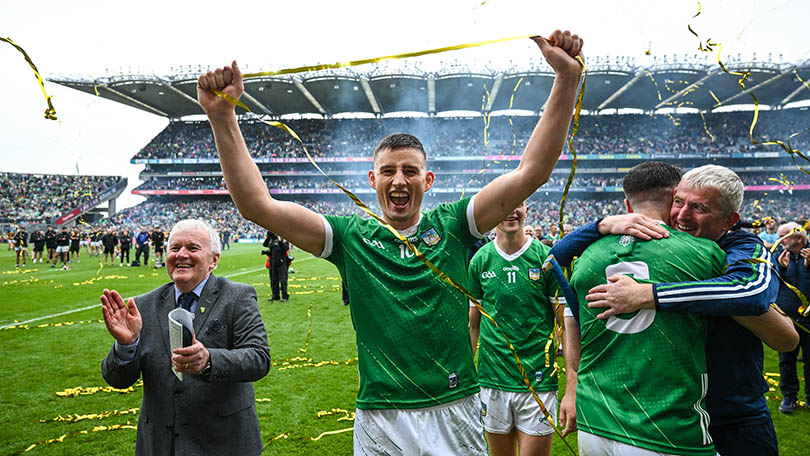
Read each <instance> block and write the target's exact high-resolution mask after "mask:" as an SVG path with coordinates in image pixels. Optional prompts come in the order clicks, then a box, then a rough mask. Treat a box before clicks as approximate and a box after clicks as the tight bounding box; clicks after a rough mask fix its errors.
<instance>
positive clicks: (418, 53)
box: [242, 35, 535, 79]
mask: <svg viewBox="0 0 810 456" xmlns="http://www.w3.org/2000/svg"><path fill="white" fill-rule="evenodd" d="M532 36H535V35H522V36H513V37H511V38H501V39H497V40H486V41H478V42H475V43H468V44H459V45H455V46H446V47H440V48H436V49H428V50H426V51H416V52H406V53H403V54H395V55H386V56H383V57H373V58H370V59H361V60H349V61H346V62H335V63H326V64H318V65H306V66H302V67H298V68H287V69H283V70H277V71H262V72H259V73H247V74H244V75H243V76H242V77H243V78H244V79H251V78H258V77H263V76H278V75H282V74H294V73H306V72H310V71H320V70H329V69H337V68H346V67H353V66H359V65H366V64H369V63H379V62H382V61H384V60H398V59H407V58H411V57H421V56H423V55H429V54H439V53H442V52H449V51H458V50H461V49H467V48H474V47H480V46H486V45H489V44H497V43H504V42H506V41H514V40H522V39H525V38H531V37H532Z"/></svg>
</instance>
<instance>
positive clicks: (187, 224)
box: [168, 219, 222, 255]
mask: <svg viewBox="0 0 810 456" xmlns="http://www.w3.org/2000/svg"><path fill="white" fill-rule="evenodd" d="M186 230H205V231H207V232H208V237H209V238H210V239H211V253H213V254H215V255H218V254H219V253H220V252H221V250H222V247H221V246H220V244H219V233H217V230H215V229H214V228H213V227H212V226H211V225H210V224H209V223H208V222H206V221H204V220H198V219H185V220H180V221H179V222H177V223H175V224H174V226H173V227H172V231H171V232H170V233H169V242H168V243H169V244H171V243H172V236H174V234H175V233H177V232H178V231H186Z"/></svg>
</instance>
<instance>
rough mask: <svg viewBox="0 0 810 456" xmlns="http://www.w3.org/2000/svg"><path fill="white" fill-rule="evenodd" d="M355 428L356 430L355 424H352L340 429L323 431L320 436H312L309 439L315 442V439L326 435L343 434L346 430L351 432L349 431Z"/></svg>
mask: <svg viewBox="0 0 810 456" xmlns="http://www.w3.org/2000/svg"><path fill="white" fill-rule="evenodd" d="M353 430H354V426H352V427H350V428H346V429H338V430H337V431H326V432H321V434H320V435H319V436H317V437H310V438H309V439H310V440H312V441H313V442H315V441H318V440H321V438H323V437H326V436H327V435H335V434H342V433H344V432H349V431H353Z"/></svg>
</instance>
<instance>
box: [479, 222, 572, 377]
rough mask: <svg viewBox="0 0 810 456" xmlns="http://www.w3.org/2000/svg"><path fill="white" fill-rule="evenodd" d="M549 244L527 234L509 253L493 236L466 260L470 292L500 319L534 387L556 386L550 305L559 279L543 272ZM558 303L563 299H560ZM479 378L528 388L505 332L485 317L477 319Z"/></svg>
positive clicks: (552, 311) (551, 308) (497, 319)
mask: <svg viewBox="0 0 810 456" xmlns="http://www.w3.org/2000/svg"><path fill="white" fill-rule="evenodd" d="M549 250H550V247H548V246H546V245H545V244H543V243H541V242H540V241H537V240H533V239H532V238H530V237H527V238H526V243H525V244H524V245H523V247H522V248H521V249H520V250H518V251H517V252H515V253H514V254H512V255H509V254H507V253H506V252H504V251H503V250H501V249H500V248H498V245H497V241H496V242H490V243H489V244H487V245H485V246H484V247H482V248H481V249H480V250H478V252H477V253H476V254H475V256H474V257H473V259H472V261H470V269H469V279H468V280H469V284H470V288H469V290H470V293H471V294H472V295H473V296H475V298H476V299H479V300H481V298H482V297H483V299H482V302H481V305H482V306H483V307H484V310H485V311H486V312H487V313H488V314H490V315H491V316H492V318H494V319H495V321H496V322H498V325H500V327H501V329H502V330H503V332H504V333H505V334H506V335H507V336H508V337H509V340H510V341H512V345H513V346H514V347H515V350H516V351H517V353H518V356H519V357H520V362H521V364H523V369H524V371H525V372H526V375H528V377H529V380H531V382H532V387H533V388H534V389H535V390H536V391H556V390H557V374H556V373H554V374H552V373H553V372H554V356H555V354H556V347H555V346H554V344H553V342H552V343H551V344H548V342H549V340H551V334H552V331H553V330H554V305H555V294H556V291H557V282H556V281H555V280H554V278H553V277H552V276H551V273H543V271H542V267H543V260H545V258H546V256H548V251H549ZM560 302H561V303H564V302H565V300H564V299H562V298H560ZM480 340H481V342H480V346H481V348H480V352H479V354H478V381H479V382H480V383H481V386H486V387H487V388H493V389H498V390H501V391H517V392H526V391H528V390H529V389H528V387H526V385H525V384H524V382H523V377H522V376H521V375H520V372H518V370H517V367H516V366H515V359H514V356H513V355H512V350H510V348H509V345H508V344H507V343H506V339H504V337H503V334H501V331H499V330H498V329H497V328H495V325H493V324H492V323H491V322H490V321H489V320H488V319H487V318H486V317H482V318H481V335H480Z"/></svg>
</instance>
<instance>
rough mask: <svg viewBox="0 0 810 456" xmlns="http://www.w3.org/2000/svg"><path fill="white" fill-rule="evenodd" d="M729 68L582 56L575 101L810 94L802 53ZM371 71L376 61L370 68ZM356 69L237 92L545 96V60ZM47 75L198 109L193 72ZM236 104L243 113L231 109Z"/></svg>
mask: <svg viewBox="0 0 810 456" xmlns="http://www.w3.org/2000/svg"><path fill="white" fill-rule="evenodd" d="M727 69H728V70H729V71H730V72H732V73H733V72H745V71H750V73H751V75H750V77H748V79H747V80H746V81H745V90H742V89H741V87H740V85H739V84H738V80H739V79H740V77H739V76H736V75H732V74H727V73H726V72H724V71H723V70H722V69H721V68H720V66H719V65H717V63H716V62H715V63H714V64H707V63H697V62H693V63H670V64H667V63H664V64H656V65H654V66H653V67H650V68H641V67H633V66H629V65H621V64H619V63H618V62H616V63H615V64H611V63H602V64H596V65H591V66H590V69H589V72H588V79H587V87H586V91H585V97H584V101H583V109H585V110H587V111H590V112H601V111H604V110H613V109H619V110H620V109H638V110H642V111H644V112H652V111H656V110H659V109H663V108H695V109H698V110H700V111H702V112H707V111H711V110H714V109H716V108H719V107H721V106H733V105H751V104H753V99H752V97H751V96H750V95H749V94H750V93H753V94H755V96H756V98H757V100H758V102H759V104H760V105H762V106H770V107H782V106H784V105H786V104H788V103H794V102H798V101H807V100H810V86H806V87H805V85H804V84H803V81H810V60H809V61H805V62H802V63H799V64H791V63H771V62H747V63H744V62H738V63H736V64H734V63H728V64H727ZM377 70H378V69H377ZM377 70H375V71H371V72H368V73H359V72H355V71H353V69H351V68H343V69H340V70H326V71H320V72H312V73H299V74H296V75H288V76H267V77H258V78H253V79H247V80H245V94H244V95H243V97H242V101H243V102H244V103H245V104H246V105H248V106H249V107H250V109H251V110H252V111H253V112H254V113H256V114H264V115H270V116H273V117H281V116H285V115H311V114H315V115H321V116H324V117H332V116H335V115H340V114H344V113H365V114H368V115H374V116H383V115H386V114H391V113H401V112H410V113H412V112H417V113H422V114H425V115H435V114H438V113H443V112H450V111H477V112H493V111H499V110H506V109H509V108H511V109H514V110H525V111H529V112H533V113H537V112H539V111H540V110H541V109H542V107H543V105H544V103H545V102H546V99H547V98H548V94H549V91H550V90H551V85H552V83H553V79H554V74H553V72H551V70H550V68H547V69H541V68H533V69H530V70H517V69H512V70H506V71H497V70H491V69H489V70H487V71H483V72H481V71H469V70H465V69H464V68H461V67H453V68H448V69H446V70H445V71H438V72H422V71H419V70H418V68H416V67H412V68H409V69H408V70H406V71H377ZM50 80H51V81H52V82H55V83H57V84H61V85H64V86H67V87H71V88H73V89H76V90H81V91H83V92H86V93H88V94H92V95H95V94H98V96H101V97H104V98H107V99H110V100H113V101H117V102H119V103H123V104H126V105H129V106H132V107H134V108H137V109H141V110H144V111H147V112H151V113H153V114H158V115H161V116H164V117H168V118H173V119H178V118H182V117H185V116H190V115H199V114H203V111H202V108H201V107H200V106H199V104H198V103H197V101H196V98H197V93H196V90H197V89H196V85H197V84H196V78H195V77H194V76H192V75H190V74H188V75H181V76H176V77H159V76H155V75H148V76H147V75H119V76H113V77H105V78H100V79H95V80H90V79H74V78H66V77H58V78H51V79H50ZM237 112H244V111H243V110H242V109H241V108H237Z"/></svg>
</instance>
